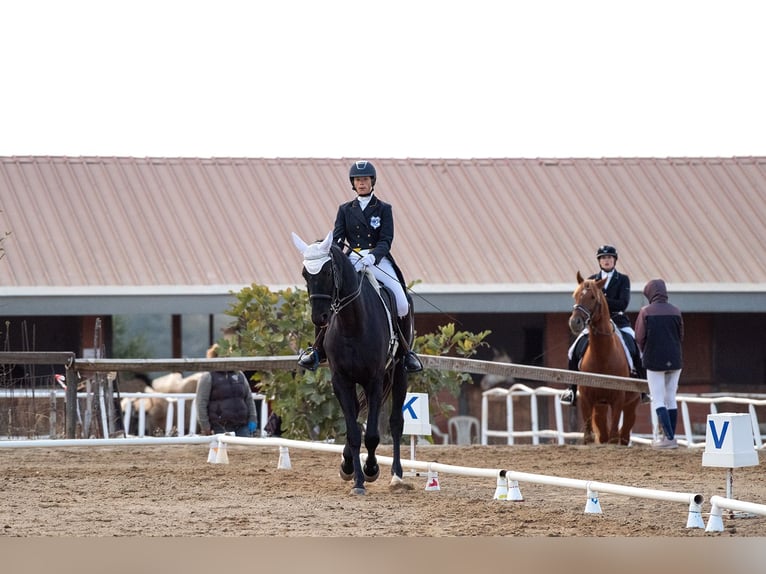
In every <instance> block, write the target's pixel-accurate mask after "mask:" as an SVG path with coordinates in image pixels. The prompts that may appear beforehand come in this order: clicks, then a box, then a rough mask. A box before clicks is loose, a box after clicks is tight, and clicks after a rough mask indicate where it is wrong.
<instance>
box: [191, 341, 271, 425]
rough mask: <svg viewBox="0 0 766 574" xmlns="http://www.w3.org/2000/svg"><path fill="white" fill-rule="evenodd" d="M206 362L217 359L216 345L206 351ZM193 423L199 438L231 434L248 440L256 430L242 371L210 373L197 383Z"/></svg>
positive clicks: (250, 398)
mask: <svg viewBox="0 0 766 574" xmlns="http://www.w3.org/2000/svg"><path fill="white" fill-rule="evenodd" d="M206 356H207V358H208V359H213V358H215V357H217V356H218V345H217V344H215V345H213V346H212V347H210V348H209V349H208V350H207V355H206ZM196 402H197V419H198V420H199V426H200V429H201V430H202V434H204V435H209V434H219V433H227V432H233V433H234V434H235V435H237V436H241V437H251V436H253V435H254V434H255V431H256V429H257V428H258V415H257V414H256V412H255V402H254V401H253V394H252V390H251V389H250V384H249V383H248V382H247V377H245V374H244V373H243V372H242V371H210V372H207V373H205V374H204V375H202V377H201V378H200V380H199V383H197V397H196Z"/></svg>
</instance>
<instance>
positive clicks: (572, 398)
mask: <svg viewBox="0 0 766 574" xmlns="http://www.w3.org/2000/svg"><path fill="white" fill-rule="evenodd" d="M559 402H560V403H561V404H562V405H567V406H571V405H574V404H575V402H577V397H576V395H575V393H573V392H572V389H567V390H566V391H564V394H563V395H561V398H560V399H559Z"/></svg>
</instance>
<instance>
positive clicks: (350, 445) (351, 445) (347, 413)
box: [333, 380, 367, 494]
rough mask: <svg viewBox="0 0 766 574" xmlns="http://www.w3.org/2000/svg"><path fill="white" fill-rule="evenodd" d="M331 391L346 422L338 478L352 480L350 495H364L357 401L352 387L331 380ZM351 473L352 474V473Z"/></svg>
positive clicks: (360, 433)
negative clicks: (344, 440) (344, 441)
mask: <svg viewBox="0 0 766 574" xmlns="http://www.w3.org/2000/svg"><path fill="white" fill-rule="evenodd" d="M333 390H334V391H335V396H336V398H337V399H338V402H339V403H340V406H341V410H342V411H343V418H344V419H345V421H346V444H345V446H344V447H343V460H342V461H341V464H340V471H339V474H340V477H341V478H342V479H343V480H351V479H352V478H353V479H354V486H353V487H352V489H351V494H366V492H367V490H366V489H365V487H364V474H363V473H362V463H361V461H360V460H359V452H360V450H361V447H362V431H361V429H360V428H359V424H358V423H357V421H356V418H357V414H358V411H357V401H356V394H355V393H354V390H355V389H354V387H353V385H352V386H351V387H350V390H349V388H348V387H343V386H342V385H340V384H337V383H336V381H335V380H333ZM352 471H353V472H352Z"/></svg>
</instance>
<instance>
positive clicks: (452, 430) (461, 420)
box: [447, 415, 481, 445]
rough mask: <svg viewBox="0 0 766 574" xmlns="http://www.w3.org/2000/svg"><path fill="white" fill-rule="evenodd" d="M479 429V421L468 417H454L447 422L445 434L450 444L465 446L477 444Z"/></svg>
mask: <svg viewBox="0 0 766 574" xmlns="http://www.w3.org/2000/svg"><path fill="white" fill-rule="evenodd" d="M479 428H480V427H479V419H477V418H476V417H472V416H468V415H458V416H454V417H451V418H450V419H449V420H448V421H447V433H448V434H449V438H450V443H452V444H458V445H467V444H474V443H475V442H479V434H480V432H481V431H480V430H479ZM474 437H475V438H476V440H475V441H474Z"/></svg>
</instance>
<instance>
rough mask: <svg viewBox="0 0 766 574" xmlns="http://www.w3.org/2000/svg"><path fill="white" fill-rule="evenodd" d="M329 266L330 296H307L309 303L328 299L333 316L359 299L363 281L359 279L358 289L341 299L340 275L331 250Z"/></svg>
mask: <svg viewBox="0 0 766 574" xmlns="http://www.w3.org/2000/svg"><path fill="white" fill-rule="evenodd" d="M330 265H331V267H330V273H332V282H333V291H332V295H330V294H327V293H311V294H309V301H311V300H314V299H328V300H330V301H331V303H330V311H332V313H333V314H338V313H340V312H341V310H342V309H343V308H344V307H346V306H348V305H349V304H351V302H352V301H354V299H356V298H357V297H359V295H360V294H361V293H362V283H363V280H362V279H361V278H360V280H359V287H358V288H357V289H356V290H355V291H354V292H353V293H349V294H348V295H346V296H345V297H341V296H340V290H341V287H342V286H343V283H342V281H341V273H340V271H339V270H338V267H337V263H336V262H335V255H334V254H333V252H332V250H331V251H330Z"/></svg>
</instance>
